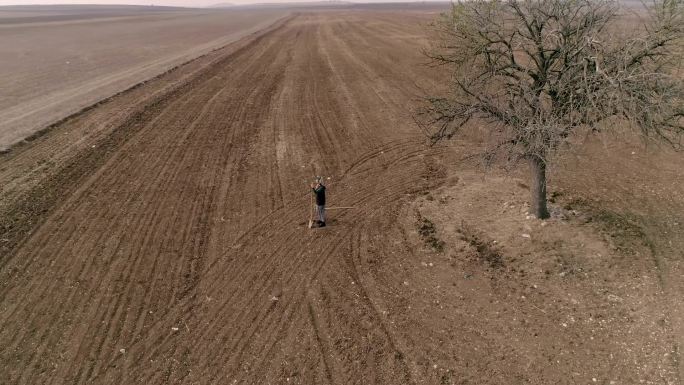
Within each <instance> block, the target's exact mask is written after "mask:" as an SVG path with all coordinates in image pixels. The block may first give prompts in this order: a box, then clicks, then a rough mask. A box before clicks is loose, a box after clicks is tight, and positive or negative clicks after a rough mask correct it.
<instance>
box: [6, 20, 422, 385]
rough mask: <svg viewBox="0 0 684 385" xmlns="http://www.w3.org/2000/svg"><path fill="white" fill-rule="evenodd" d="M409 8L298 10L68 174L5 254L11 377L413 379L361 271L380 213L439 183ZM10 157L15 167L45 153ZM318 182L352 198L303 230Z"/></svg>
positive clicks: (25, 380)
mask: <svg viewBox="0 0 684 385" xmlns="http://www.w3.org/2000/svg"><path fill="white" fill-rule="evenodd" d="M405 20H406V21H407V25H410V26H411V27H410V28H407V27H404V26H401V25H400V24H398V23H396V22H392V23H387V22H384V21H383V20H382V18H377V19H371V20H363V19H359V18H358V16H355V15H337V16H334V17H330V16H321V15H302V16H299V17H297V18H295V19H292V20H289V21H288V22H287V23H285V24H283V25H281V26H279V27H278V28H276V29H274V30H272V31H270V32H268V33H266V34H265V35H263V36H262V37H260V38H258V39H256V40H254V41H253V42H251V43H249V44H247V45H245V46H244V47H242V48H240V49H239V50H238V51H236V52H231V53H230V54H226V55H225V56H224V57H219V58H217V59H216V61H215V62H213V63H211V64H210V65H208V66H206V67H204V68H202V69H201V70H200V71H199V72H198V73H197V74H195V75H193V77H192V78H191V79H189V80H185V81H184V83H183V84H182V85H180V86H179V88H178V89H176V90H174V91H173V92H171V93H169V94H167V95H164V96H163V97H161V98H159V99H158V100H156V101H155V103H154V104H151V105H148V106H146V107H145V109H144V110H143V111H140V112H139V113H138V114H137V115H135V116H133V117H132V118H131V120H127V121H126V124H125V125H123V126H121V127H117V129H116V130H114V132H113V133H112V134H111V135H114V136H122V137H123V136H125V138H119V139H117V140H113V139H112V138H111V137H107V138H105V139H102V141H103V142H106V143H95V144H93V146H95V147H94V148H93V149H92V151H93V152H95V153H96V154H94V155H92V156H91V157H92V158H95V157H96V158H97V160H94V161H93V164H96V165H97V167H93V169H85V170H82V172H80V175H78V176H77V177H78V178H77V179H76V180H75V181H74V180H60V183H63V184H71V183H74V184H73V185H71V186H66V190H68V194H66V195H65V196H60V197H59V199H58V200H57V201H58V204H57V205H56V207H54V209H51V212H50V214H49V215H48V216H47V218H45V220H44V222H43V223H42V224H41V225H40V226H39V227H37V228H36V229H35V230H34V231H33V232H32V234H31V235H30V236H28V237H27V239H25V240H23V241H22V242H21V243H20V245H19V246H17V247H16V250H12V253H11V254H10V255H9V256H5V257H3V259H2V268H3V272H4V274H5V275H4V277H7V278H10V277H11V279H3V285H2V313H1V314H0V324H1V325H3V327H2V330H1V331H0V341H1V344H2V346H3V349H2V353H1V357H2V367H3V369H2V371H3V373H4V378H5V379H8V380H9V381H10V383H17V384H37V383H65V384H66V383H72V384H75V383H93V382H101V383H133V382H136V383H138V382H145V383H159V384H162V383H172V382H183V381H185V382H188V383H192V382H197V381H200V380H201V381H202V382H204V381H207V383H208V382H216V383H234V381H236V382H235V383H244V382H251V383H273V382H276V380H283V381H284V378H286V377H288V376H295V377H297V376H299V377H300V381H304V382H307V383H322V382H327V381H331V382H336V383H349V382H350V381H352V380H353V379H362V378H365V379H367V380H368V381H371V382H384V383H388V382H389V383H403V382H406V381H409V372H408V368H407V366H406V363H405V362H404V358H403V357H402V356H401V355H400V353H399V350H398V349H399V347H398V346H397V341H396V340H395V338H394V337H393V335H392V333H391V330H390V326H389V325H386V324H385V321H383V319H382V317H381V316H380V314H379V313H378V312H377V311H376V309H375V307H374V305H373V303H372V302H370V301H369V300H368V295H367V293H366V292H365V290H364V287H363V285H362V284H361V281H360V280H359V277H358V275H357V274H358V273H357V271H356V264H357V261H358V259H359V258H360V257H361V255H360V253H362V250H361V249H360V247H359V243H360V242H361V241H362V240H363V239H365V238H366V237H368V236H369V234H371V233H372V232H371V230H372V229H371V228H369V225H370V222H368V221H367V219H370V218H373V217H377V216H378V215H386V214H384V211H385V210H386V208H387V207H388V204H391V203H392V201H394V200H396V199H398V198H400V197H402V196H404V195H405V194H408V193H410V192H412V191H416V190H417V189H419V188H421V186H422V183H423V179H422V178H421V175H422V174H423V172H424V169H425V162H424V160H423V158H422V155H423V154H424V153H425V152H427V151H428V150H424V149H423V147H422V145H421V146H419V145H418V144H419V143H420V144H422V138H421V137H420V136H419V135H417V133H416V131H415V128H414V127H412V126H411V124H410V121H409V120H407V119H406V117H407V116H408V112H409V111H408V110H407V101H408V100H409V99H410V98H411V97H412V95H414V94H415V93H417V92H418V91H419V90H418V89H417V88H416V86H415V83H414V82H413V81H410V82H406V81H405V79H413V80H415V81H429V79H425V78H424V76H423V75H421V72H420V71H419V69H420V68H418V67H417V66H416V65H417V64H418V62H419V60H421V59H420V56H419V47H420V43H421V40H420V36H422V35H421V33H420V25H419V24H418V23H417V20H415V19H414V20H411V19H410V18H407V19H405ZM409 47H415V50H412V49H411V48H409ZM407 56H408V57H407ZM398 63H400V65H397V64H398ZM102 108H103V109H107V108H108V106H107V105H104V106H102ZM82 119H84V120H87V119H88V117H84V118H82ZM88 123H90V124H94V122H91V121H82V122H80V124H81V125H83V124H88ZM55 143H56V142H55ZM45 145H49V143H46V144H45ZM107 146H110V147H107ZM100 149H101V150H100ZM13 156H14V158H13V159H9V160H7V161H6V162H5V163H6V164H8V163H9V166H6V167H5V168H4V171H3V172H5V173H11V172H12V171H13V170H18V166H17V167H15V166H14V165H12V162H16V163H20V162H22V161H26V162H29V160H27V158H29V157H30V156H31V151H30V150H25V151H23V152H22V151H21V149H19V150H18V153H17V154H14V155H13ZM83 161H84V159H79V160H78V162H83ZM313 175H326V176H331V177H332V179H331V181H332V183H330V185H331V186H330V189H331V194H330V197H329V199H330V200H331V201H333V202H335V205H342V206H354V207H355V209H353V210H348V211H346V212H342V211H339V212H335V214H331V217H332V223H331V226H329V228H327V229H324V230H323V229H322V230H321V231H312V230H309V229H307V228H306V226H305V222H307V221H308V205H309V195H308V189H307V183H308V181H309V180H310V179H311V177H312V176H313ZM383 175H392V177H391V178H388V177H386V176H385V177H383ZM380 180H382V182H380ZM64 187H65V186H52V185H51V186H50V187H49V188H51V189H52V188H56V189H60V194H61V193H62V191H63V190H64ZM37 189H41V186H38V187H37ZM41 191H42V190H41ZM43 192H44V191H43ZM387 220H388V221H389V220H390V218H389V217H388V218H387ZM353 282H356V284H353ZM19 320H21V321H19ZM355 339H356V341H355ZM359 342H362V343H359ZM297 373H298V374H297ZM359 381H360V380H359ZM364 381H365V380H364Z"/></svg>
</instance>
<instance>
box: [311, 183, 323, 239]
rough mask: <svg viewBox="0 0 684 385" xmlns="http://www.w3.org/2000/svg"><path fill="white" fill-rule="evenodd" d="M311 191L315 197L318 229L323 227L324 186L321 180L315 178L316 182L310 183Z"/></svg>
mask: <svg viewBox="0 0 684 385" xmlns="http://www.w3.org/2000/svg"><path fill="white" fill-rule="evenodd" d="M311 189H312V190H313V194H314V195H315V196H316V217H317V218H318V219H317V220H316V224H318V227H325V186H324V185H323V178H321V177H320V176H319V177H316V182H314V183H311Z"/></svg>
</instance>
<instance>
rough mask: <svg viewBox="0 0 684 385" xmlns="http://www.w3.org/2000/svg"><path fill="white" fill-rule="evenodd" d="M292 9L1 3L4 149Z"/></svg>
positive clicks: (0, 131) (0, 136)
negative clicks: (15, 4)
mask: <svg viewBox="0 0 684 385" xmlns="http://www.w3.org/2000/svg"><path fill="white" fill-rule="evenodd" d="M287 12H288V11H287V10H284V9H270V10H253V9H252V10H216V9H215V10H199V9H194V10H193V9H181V8H166V7H122V6H113V7H112V6H107V7H98V6H79V7H75V6H49V7H48V6H45V7H38V6H31V7H0V57H2V58H3V59H2V60H0V84H2V87H1V88H0V149H2V148H5V147H7V146H9V145H11V144H12V143H15V142H17V141H19V140H21V139H22V138H24V137H26V136H28V135H30V134H31V133H33V132H35V131H36V130H38V129H40V128H43V127H44V126H46V125H48V124H50V123H52V122H53V121H56V120H58V119H60V118H62V117H64V116H66V115H68V114H70V113H73V112H76V111H78V110H80V109H82V108H83V107H86V106H88V105H90V104H92V103H94V102H96V101H98V100H100V99H102V98H105V97H107V96H110V95H112V94H114V93H116V92H118V91H121V90H123V89H126V88H128V87H130V86H132V85H134V84H136V83H138V82H140V81H143V80H145V79H148V78H150V77H152V76H155V75H156V74H158V73H161V72H163V71H164V70H165V69H167V68H170V67H173V66H175V65H177V64H180V63H182V62H184V61H187V60H189V59H192V58H194V57H197V56H199V55H201V54H203V53H205V52H207V51H210V50H211V49H213V48H216V47H219V46H222V45H225V44H228V43H229V42H232V41H235V40H237V39H239V38H240V37H243V36H245V35H246V34H248V33H251V32H254V31H256V30H259V29H261V28H264V27H265V26H267V25H269V24H271V23H273V22H274V21H275V20H277V19H279V18H281V17H283V16H284V15H285V14H286V13H287Z"/></svg>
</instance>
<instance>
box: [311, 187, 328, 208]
mask: <svg viewBox="0 0 684 385" xmlns="http://www.w3.org/2000/svg"><path fill="white" fill-rule="evenodd" d="M312 190H313V192H314V194H316V205H317V206H325V186H323V185H322V184H320V185H318V187H315V188H313V189H312Z"/></svg>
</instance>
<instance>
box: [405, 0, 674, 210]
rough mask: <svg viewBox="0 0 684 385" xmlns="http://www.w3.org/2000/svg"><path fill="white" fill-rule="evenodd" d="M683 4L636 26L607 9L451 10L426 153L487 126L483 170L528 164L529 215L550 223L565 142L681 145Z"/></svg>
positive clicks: (469, 5)
mask: <svg viewBox="0 0 684 385" xmlns="http://www.w3.org/2000/svg"><path fill="white" fill-rule="evenodd" d="M683 1H684V0H664V1H657V2H656V3H654V4H653V5H652V6H651V7H648V12H641V14H640V15H641V16H639V17H637V16H633V17H632V18H631V20H630V21H633V20H645V21H644V22H642V23H641V25H638V26H637V25H634V24H633V23H631V22H630V21H625V19H624V18H623V17H622V16H623V15H622V14H621V12H622V9H621V8H620V6H619V4H618V3H617V2H615V1H610V0H507V1H496V0H467V1H463V2H458V3H454V4H452V9H451V11H450V12H448V13H445V14H443V15H442V16H441V18H440V19H439V21H437V22H436V23H435V24H434V26H435V36H436V38H435V39H434V41H433V46H432V47H431V48H430V50H428V51H426V54H427V55H428V56H429V57H430V58H431V59H432V61H433V63H435V64H440V65H445V66H447V67H448V68H449V69H450V70H451V74H452V76H451V82H450V83H449V85H448V92H447V93H446V94H445V95H443V96H437V97H426V98H425V103H424V104H423V106H422V107H421V108H419V109H418V110H417V112H416V114H415V116H416V121H417V123H418V124H419V125H420V126H421V127H423V128H424V129H425V130H427V132H428V133H429V135H430V137H431V139H432V141H433V142H437V141H440V140H442V139H445V138H447V139H448V138H451V137H453V136H454V135H457V134H459V132H461V129H462V128H463V127H464V125H465V124H466V123H468V122H469V121H471V120H473V119H477V120H478V121H480V122H485V123H486V127H487V130H488V131H489V133H491V134H492V137H493V138H495V140H494V144H493V145H492V146H490V147H489V148H488V149H487V150H486V152H485V154H484V155H485V159H486V160H488V161H493V160H496V159H501V158H502V157H503V158H506V159H508V160H514V161H517V160H526V161H527V162H529V166H530V169H531V174H532V175H531V177H532V188H531V193H532V197H531V206H532V208H531V209H532V213H533V214H535V215H536V216H537V217H538V218H541V219H544V218H548V217H549V212H548V209H547V205H546V166H547V164H548V162H549V160H550V159H551V156H552V155H553V154H554V152H555V151H557V150H558V148H559V146H560V145H562V144H569V143H570V139H571V135H572V134H574V133H577V132H578V131H580V130H589V131H590V132H591V131H594V132H596V131H603V130H621V129H636V130H637V132H638V133H640V134H641V135H643V137H644V138H646V139H648V140H657V141H661V142H662V141H664V142H666V143H668V144H670V145H672V146H674V147H680V146H681V136H682V133H684V127H683V125H682V120H683V117H684V108H683V107H682V99H683V98H682V96H683V95H684V91H683V90H682V74H681V73H679V74H677V71H681V66H682V62H681V60H682V56H681V53H682V36H683V33H684V17H683V16H682V15H683V13H682V10H683V7H682V2H683Z"/></svg>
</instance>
